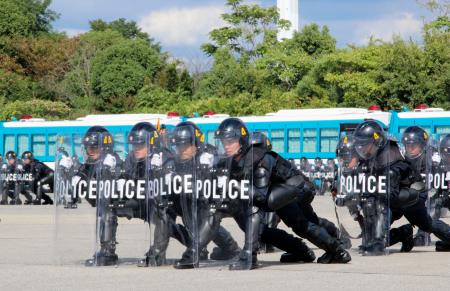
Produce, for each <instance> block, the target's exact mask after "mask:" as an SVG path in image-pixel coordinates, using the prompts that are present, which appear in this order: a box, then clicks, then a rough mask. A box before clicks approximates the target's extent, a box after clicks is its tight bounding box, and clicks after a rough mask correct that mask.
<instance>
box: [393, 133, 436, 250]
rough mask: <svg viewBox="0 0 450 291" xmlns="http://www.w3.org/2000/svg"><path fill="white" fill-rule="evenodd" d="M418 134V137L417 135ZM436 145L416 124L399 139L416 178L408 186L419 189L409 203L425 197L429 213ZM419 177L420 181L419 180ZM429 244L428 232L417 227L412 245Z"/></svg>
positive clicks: (433, 194)
mask: <svg viewBox="0 0 450 291" xmlns="http://www.w3.org/2000/svg"><path fill="white" fill-rule="evenodd" d="M418 134H419V135H420V137H417V135H418ZM436 146H437V144H436V142H435V140H434V139H433V138H432V137H431V136H429V135H428V134H427V133H426V132H425V131H424V130H423V129H420V130H419V128H418V127H417V126H412V127H410V128H407V129H406V130H405V132H404V134H403V136H402V140H401V149H402V152H403V155H404V157H405V159H406V160H407V161H408V162H409V164H410V166H411V170H412V173H413V174H412V176H415V180H417V181H416V182H414V183H413V184H412V185H411V186H410V188H411V189H412V190H418V191H420V193H419V196H418V197H417V198H416V199H414V200H413V201H411V203H410V204H412V203H414V202H416V201H417V200H418V199H426V201H425V205H426V207H427V210H428V213H429V214H432V212H433V209H434V207H432V205H431V201H432V197H434V196H435V193H436V189H433V187H432V183H433V180H434V179H433V177H434V175H433V171H434V170H433V164H432V159H435V160H436V154H437V155H438V153H437V152H436ZM433 155H434V158H433ZM420 178H421V181H419V180H420ZM421 196H422V197H421ZM435 201H437V200H435ZM433 204H434V203H433ZM430 244H431V238H430V234H429V233H427V232H424V231H422V230H420V229H418V230H417V233H416V234H415V236H414V245H415V246H429V245H430Z"/></svg>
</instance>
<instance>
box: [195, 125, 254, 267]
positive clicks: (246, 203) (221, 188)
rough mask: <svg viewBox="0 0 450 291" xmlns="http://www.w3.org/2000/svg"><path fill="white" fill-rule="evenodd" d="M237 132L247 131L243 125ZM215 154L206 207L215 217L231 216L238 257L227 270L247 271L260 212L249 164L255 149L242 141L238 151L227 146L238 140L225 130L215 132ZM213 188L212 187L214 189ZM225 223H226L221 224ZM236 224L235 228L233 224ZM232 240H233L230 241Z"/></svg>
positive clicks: (230, 263) (252, 252) (252, 159)
mask: <svg viewBox="0 0 450 291" xmlns="http://www.w3.org/2000/svg"><path fill="white" fill-rule="evenodd" d="M240 132H241V135H242V136H243V137H245V135H247V134H249V133H248V132H247V130H246V129H245V128H241V129H240ZM216 140H217V143H216V144H217V149H218V157H217V158H216V162H215V166H214V175H213V176H212V177H211V178H212V182H211V184H213V185H214V184H216V187H214V188H213V190H212V191H213V192H212V193H211V194H210V195H208V194H207V193H208V192H205V193H204V195H206V197H207V199H208V200H209V203H210V207H212V209H213V211H214V214H215V216H216V217H218V218H219V219H222V218H231V219H232V220H234V223H232V224H231V225H230V228H231V227H233V226H234V228H233V229H235V230H236V231H233V232H232V233H233V236H234V235H236V237H235V239H236V240H237V241H238V242H242V243H240V244H239V245H240V246H241V248H242V251H240V253H239V256H238V257H237V258H234V259H233V260H231V261H224V262H222V263H221V264H224V263H226V264H229V269H230V270H250V269H253V268H255V267H257V261H256V254H257V252H258V250H259V238H260V232H261V220H262V214H261V211H260V210H259V208H258V207H257V206H255V204H254V202H255V200H256V199H255V197H256V196H257V194H258V193H257V192H256V187H254V185H253V165H254V162H255V160H256V159H255V149H254V147H249V146H248V145H246V144H240V150H239V152H238V153H233V150H232V149H231V148H232V147H233V146H234V145H236V143H240V142H241V140H242V139H241V140H240V139H239V138H236V137H235V136H232V135H231V136H230V135H228V134H227V133H225V134H223V133H221V132H220V130H219V131H217V132H216ZM214 189H216V190H214ZM224 225H227V228H228V225H229V224H224ZM236 226H237V227H236ZM231 241H233V240H231Z"/></svg>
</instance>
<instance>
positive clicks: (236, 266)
mask: <svg viewBox="0 0 450 291" xmlns="http://www.w3.org/2000/svg"><path fill="white" fill-rule="evenodd" d="M257 267H258V258H257V254H256V252H252V253H251V254H250V251H245V250H243V251H241V253H240V254H239V259H238V260H237V261H235V262H234V263H232V264H230V265H229V270H231V271H240V270H253V269H256V268H257Z"/></svg>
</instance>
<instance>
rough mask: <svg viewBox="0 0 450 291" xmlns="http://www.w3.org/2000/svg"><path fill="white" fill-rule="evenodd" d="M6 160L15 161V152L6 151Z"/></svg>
mask: <svg viewBox="0 0 450 291" xmlns="http://www.w3.org/2000/svg"><path fill="white" fill-rule="evenodd" d="M5 158H6V160H15V159H17V155H16V152H15V151H8V152H7V153H6V155H5Z"/></svg>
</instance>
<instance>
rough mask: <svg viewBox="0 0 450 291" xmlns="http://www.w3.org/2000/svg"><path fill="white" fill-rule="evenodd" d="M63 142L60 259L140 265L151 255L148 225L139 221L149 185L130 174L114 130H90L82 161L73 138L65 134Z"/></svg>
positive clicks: (58, 165) (58, 170)
mask: <svg viewBox="0 0 450 291" xmlns="http://www.w3.org/2000/svg"><path fill="white" fill-rule="evenodd" d="M58 143H59V144H58V148H57V149H58V152H57V158H56V161H55V200H56V250H57V258H58V261H59V263H60V264H84V265H86V266H112V265H123V264H132V265H136V264H137V263H138V261H139V260H140V259H141V257H142V255H143V253H145V249H146V245H147V244H146V240H147V237H148V226H146V225H145V223H144V222H143V220H142V219H134V218H139V217H137V216H140V217H145V214H141V213H140V210H139V202H138V201H137V199H142V200H145V195H143V194H142V193H141V192H143V191H144V189H143V187H142V185H141V184H136V181H135V180H134V179H131V178H129V177H126V175H125V171H124V167H123V166H124V165H123V162H122V161H121V160H120V158H119V156H118V155H117V154H115V153H114V149H113V140H112V136H111V134H109V132H107V131H106V130H105V129H103V128H100V129H99V130H98V131H95V130H94V131H91V130H90V131H88V132H87V133H86V135H85V137H84V138H83V148H84V153H85V154H84V157H83V161H82V163H81V164H80V165H77V163H74V161H76V160H77V158H76V157H74V156H71V155H70V154H69V152H70V151H69V150H67V149H71V140H70V137H66V136H60V137H58ZM128 171H130V172H131V170H130V169H128ZM127 178H128V179H127ZM137 213H138V214H137ZM119 225H120V227H119ZM119 240H120V241H121V243H120V245H119V243H118V241H119ZM118 254H120V257H119V255H118Z"/></svg>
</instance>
